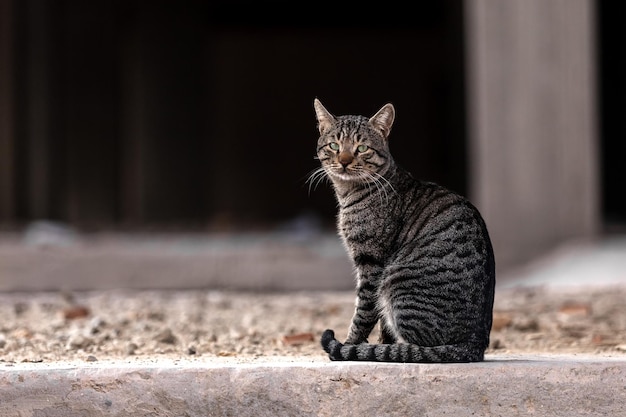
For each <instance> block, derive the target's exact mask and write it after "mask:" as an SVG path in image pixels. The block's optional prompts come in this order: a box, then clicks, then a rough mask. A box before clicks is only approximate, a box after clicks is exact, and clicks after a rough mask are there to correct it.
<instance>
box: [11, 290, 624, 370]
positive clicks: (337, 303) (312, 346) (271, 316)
mask: <svg viewBox="0 0 626 417" xmlns="http://www.w3.org/2000/svg"><path fill="white" fill-rule="evenodd" d="M625 299H626V287H604V288H592V289H581V290H579V291H567V292H557V291H555V290H546V289H542V288H530V289H515V290H509V289H507V290H505V291H499V292H497V295H496V305H495V311H494V326H493V331H492V335H491V339H492V342H491V347H490V349H489V350H488V352H487V353H512V354H520V353H533V354H536V353H539V354H541V353H556V354H559V353H585V354H603V355H605V354H610V355H616V356H618V355H624V356H626V303H624V300H625ZM353 302H354V295H353V294H352V293H351V292H313V293H300V292H298V293H277V294H264V293H241V292H236V293H231V292H222V291H208V290H207V291H202V290H193V291H125V290H114V291H97V292H96V291H94V292H75V293H59V292H54V293H39V292H37V293H3V294H0V362H3V363H5V364H11V363H16V362H54V361H87V362H92V361H101V360H119V359H124V360H129V361H133V360H143V359H151V360H152V359H157V360H158V359H159V358H167V359H190V358H202V360H211V358H221V357H234V358H239V359H246V358H262V357H294V358H296V357H298V358H311V359H312V358H318V359H325V354H324V353H323V352H322V349H321V347H320V345H319V341H318V340H319V336H320V335H321V333H322V331H323V330H324V329H326V328H333V329H335V331H336V333H337V334H338V335H345V334H346V332H347V326H348V324H349V321H350V318H351V316H352V311H353ZM376 339H377V335H376V334H374V335H372V336H371V337H370V340H372V341H373V340H376Z"/></svg>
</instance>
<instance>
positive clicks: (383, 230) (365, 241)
mask: <svg viewBox="0 0 626 417" xmlns="http://www.w3.org/2000/svg"><path fill="white" fill-rule="evenodd" d="M386 209H387V211H386V210H385V208H364V209H362V210H358V211H356V210H345V211H344V210H340V211H339V216H338V221H337V230H338V232H339V235H340V236H341V238H342V239H343V241H344V243H345V244H346V246H347V247H348V248H349V249H351V250H356V251H358V250H360V249H361V248H362V247H363V246H367V247H369V248H372V249H373V248H380V249H383V248H388V247H389V246H391V245H393V242H394V241H395V240H396V237H397V235H398V231H399V230H400V229H401V228H402V220H401V218H400V216H397V215H394V213H393V210H390V208H389V207H386Z"/></svg>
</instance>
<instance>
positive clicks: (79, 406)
mask: <svg viewBox="0 0 626 417" xmlns="http://www.w3.org/2000/svg"><path fill="white" fill-rule="evenodd" d="M624 404H626V356H625V357H618V358H602V357H600V358H593V357H591V358H586V357H575V356H574V357H506V356H503V357H490V358H487V360H486V361H485V362H482V363H474V364H374V363H331V362H328V361H320V360H315V361H310V362H305V361H300V362H298V361H291V362H289V361H286V362H281V361H280V360H276V361H269V362H260V363H255V362H251V363H235V362H229V361H217V362H216V361H211V360H203V361H194V362H177V361H176V362H165V363H164V362H159V361H154V362H147V363H143V364H142V363H140V364H134V363H131V362H127V363H115V362H111V363H93V364H70V363H68V364H15V365H13V366H3V367H2V368H0V415H2V416H24V415H45V416H64V417H65V416H79V415H80V416H82V415H88V416H105V415H106V416H152V415H167V416H247V415H255V416H331V415H333V416H335V415H341V416H349V415H376V416H385V415H402V416H409V415H415V416H417V415H420V416H441V415H454V416H470V415H506V416H515V415H528V414H532V415H535V416H554V415H564V416H565V415H567V416H572V415H598V416H600V415H615V416H617V415H624V414H620V413H625V411H624V410H623V407H624Z"/></svg>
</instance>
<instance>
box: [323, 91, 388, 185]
mask: <svg viewBox="0 0 626 417" xmlns="http://www.w3.org/2000/svg"><path fill="white" fill-rule="evenodd" d="M313 106H314V107H315V114H316V116H317V127H318V129H319V132H320V138H319V139H318V141H317V157H318V158H319V160H320V163H321V165H322V168H324V171H325V172H326V174H327V175H328V176H329V177H330V178H331V180H333V181H348V182H358V183H369V182H376V181H378V179H379V178H380V177H381V176H383V175H384V174H385V172H386V171H387V169H388V168H389V166H390V164H391V163H392V160H391V155H390V154H389V144H388V138H389V132H390V131H391V126H392V125H393V120H394V117H395V110H394V108H393V105H392V104H390V103H388V104H385V105H384V106H383V107H382V108H381V109H380V110H379V111H378V112H377V113H376V114H375V115H373V116H372V117H370V118H367V117H364V116H333V115H332V114H331V113H330V112H329V111H328V110H326V108H325V107H324V106H323V105H322V103H321V102H320V101H319V100H318V99H315V101H314V102H313Z"/></svg>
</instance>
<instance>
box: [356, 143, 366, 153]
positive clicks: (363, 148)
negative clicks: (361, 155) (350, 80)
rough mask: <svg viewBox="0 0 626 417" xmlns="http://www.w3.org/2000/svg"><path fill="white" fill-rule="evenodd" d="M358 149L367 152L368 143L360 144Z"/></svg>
mask: <svg viewBox="0 0 626 417" xmlns="http://www.w3.org/2000/svg"><path fill="white" fill-rule="evenodd" d="M356 149H357V151H359V152H365V151H366V150H368V149H369V148H368V147H367V145H359V146H358V148H356Z"/></svg>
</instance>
